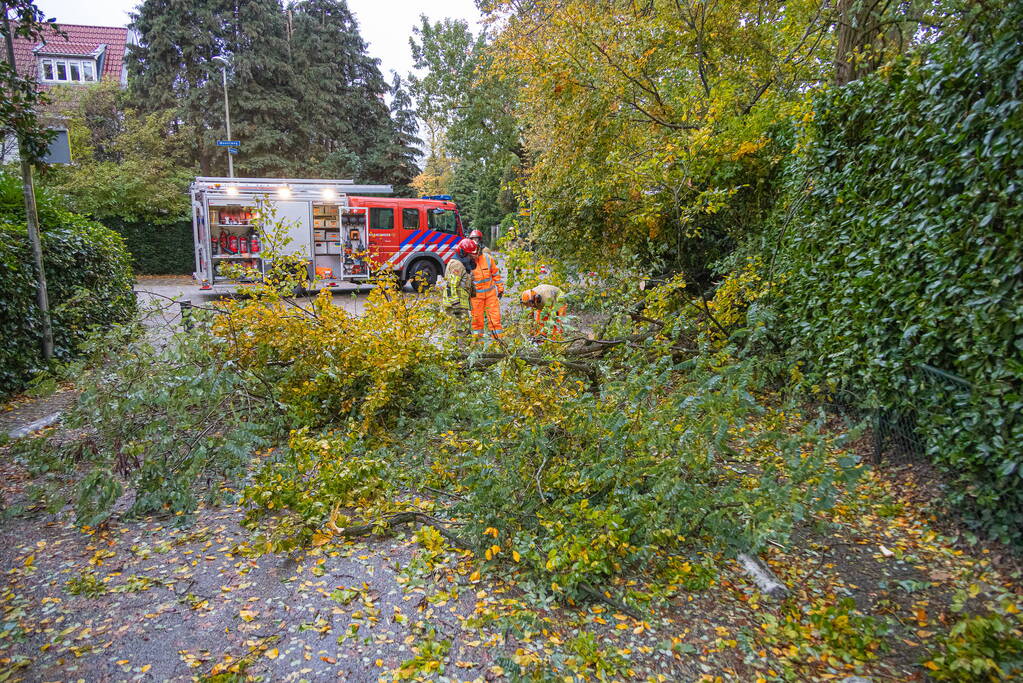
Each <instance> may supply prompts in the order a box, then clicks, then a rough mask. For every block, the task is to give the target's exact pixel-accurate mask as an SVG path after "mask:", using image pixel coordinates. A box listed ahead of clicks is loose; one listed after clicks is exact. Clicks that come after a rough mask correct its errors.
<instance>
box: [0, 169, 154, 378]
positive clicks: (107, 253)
mask: <svg viewBox="0 0 1023 683" xmlns="http://www.w3.org/2000/svg"><path fill="white" fill-rule="evenodd" d="M8 183H9V181H8V180H7V179H6V178H5V179H4V182H3V184H4V185H7V184H8ZM5 194H6V193H5ZM40 214H41V216H46V223H45V224H44V226H45V229H44V231H43V233H42V243H43V264H44V268H45V269H46V282H47V288H48V292H49V299H50V308H51V313H52V319H53V341H54V355H55V356H56V357H57V358H59V359H68V358H71V357H72V356H74V354H75V352H76V349H77V346H78V344H79V343H80V342H81V341H82V340H83V339H84V338H85V336H86V333H87V332H88V331H89V329H90V328H93V327H96V326H100V327H106V326H109V325H112V324H114V323H118V322H123V321H125V320H127V319H129V318H131V317H132V315H133V314H134V313H135V295H134V292H133V291H132V285H133V282H134V280H133V277H132V272H131V267H130V265H129V257H128V252H127V251H126V250H125V247H124V240H122V239H121V237H120V236H119V235H117V234H116V233H115V232H113V231H112V230H108V229H107V228H105V227H103V226H102V225H100V224H99V223H96V222H94V221H90V220H87V219H85V218H82V217H80V216H75V215H73V214H69V213H66V212H61V211H59V210H55V209H52V210H51V209H47V210H46V211H45V212H44V211H41V212H40ZM39 325H40V318H39V308H38V306H37V305H36V287H35V269H34V268H33V267H32V251H31V247H30V246H29V243H28V233H27V231H26V229H25V226H24V224H23V223H21V222H20V221H19V218H18V217H17V216H12V215H11V214H10V213H8V214H6V215H0V338H2V339H3V340H4V344H3V347H2V348H0V394H5V393H10V392H13V391H16V390H18V389H20V388H21V387H23V386H24V384H25V382H26V381H27V380H28V379H29V378H30V377H31V376H32V375H33V374H34V373H35V372H37V371H38V370H40V369H41V368H42V366H43V363H42V353H41V350H40V338H41V337H40V327H39Z"/></svg>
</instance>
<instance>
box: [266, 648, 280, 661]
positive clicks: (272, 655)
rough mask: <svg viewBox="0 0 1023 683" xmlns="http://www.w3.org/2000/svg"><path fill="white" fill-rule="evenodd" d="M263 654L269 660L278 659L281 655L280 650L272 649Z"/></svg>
mask: <svg viewBox="0 0 1023 683" xmlns="http://www.w3.org/2000/svg"><path fill="white" fill-rule="evenodd" d="M263 654H264V655H266V658H267V659H277V655H279V654H280V650H278V649H277V648H271V649H269V650H267V651H266V652H264V653H263Z"/></svg>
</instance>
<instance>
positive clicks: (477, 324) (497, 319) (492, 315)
mask: <svg viewBox="0 0 1023 683" xmlns="http://www.w3.org/2000/svg"><path fill="white" fill-rule="evenodd" d="M455 251H456V256H458V257H459V258H460V259H464V260H466V261H471V263H472V264H473V268H472V270H471V271H470V273H471V274H472V297H471V298H470V299H469V306H470V308H471V310H472V334H473V337H475V338H476V339H482V338H483V326H484V318H485V319H486V322H487V323H489V325H490V335H491V336H492V337H493V338H494V339H500V338H501V336H502V335H503V333H504V330H503V329H502V327H501V303H500V301H498V299H500V298H501V297H502V296H504V280H502V279H501V270H500V268H498V267H497V261H495V260H494V257H493V256H491V255H490V254H484V253H481V252H480V248H479V245H477V244H476V243H475V242H474V241H472V240H471V239H464V240H462V241H461V242H459V243H458V247H457V248H456V250H455Z"/></svg>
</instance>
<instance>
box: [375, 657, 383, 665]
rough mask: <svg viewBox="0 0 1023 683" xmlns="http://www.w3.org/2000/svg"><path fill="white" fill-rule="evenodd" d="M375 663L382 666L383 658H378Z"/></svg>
mask: <svg viewBox="0 0 1023 683" xmlns="http://www.w3.org/2000/svg"><path fill="white" fill-rule="evenodd" d="M376 664H377V666H383V665H384V660H382V659H378V660H377V662H376Z"/></svg>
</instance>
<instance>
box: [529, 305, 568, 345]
mask: <svg viewBox="0 0 1023 683" xmlns="http://www.w3.org/2000/svg"><path fill="white" fill-rule="evenodd" d="M549 310H550V309H547V308H543V309H541V310H539V311H533V336H534V337H543V338H544V339H551V340H554V341H560V340H561V336H562V334H564V332H565V330H564V328H562V327H561V316H563V315H565V312H566V311H567V310H568V306H562V307H561V308H559V309H558V310H557V311H555V312H554V313H553V314H551V313H550V312H549ZM548 321H551V322H550V325H548V324H547V322H548Z"/></svg>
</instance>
